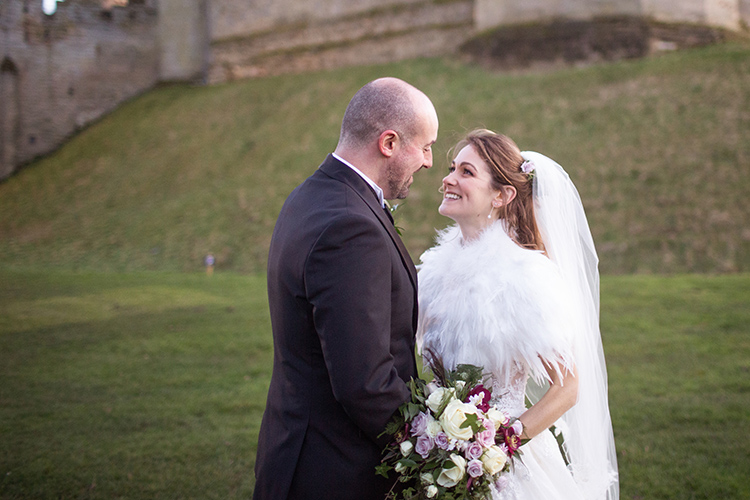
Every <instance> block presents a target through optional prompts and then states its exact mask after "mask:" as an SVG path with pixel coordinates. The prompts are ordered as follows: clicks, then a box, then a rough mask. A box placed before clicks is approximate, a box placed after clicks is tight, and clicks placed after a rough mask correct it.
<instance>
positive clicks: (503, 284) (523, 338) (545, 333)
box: [417, 221, 576, 385]
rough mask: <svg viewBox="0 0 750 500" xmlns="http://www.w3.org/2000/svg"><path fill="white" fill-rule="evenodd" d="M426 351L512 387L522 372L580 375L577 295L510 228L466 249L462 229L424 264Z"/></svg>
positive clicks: (494, 230) (422, 339) (447, 234)
mask: <svg viewBox="0 0 750 500" xmlns="http://www.w3.org/2000/svg"><path fill="white" fill-rule="evenodd" d="M417 268H418V269H419V327H418V330H417V340H418V343H419V347H420V350H421V351H422V352H424V350H425V349H427V348H429V349H431V350H432V351H434V352H435V353H436V354H438V355H439V356H440V357H441V358H442V361H443V364H444V365H445V367H446V368H447V369H453V368H455V366H456V365H457V364H460V363H470V364H474V365H477V366H482V367H484V369H485V370H487V371H491V372H492V375H493V378H494V379H495V384H498V383H499V384H504V385H507V384H509V383H510V381H511V379H512V378H515V377H516V376H517V374H518V371H519V369H521V370H523V371H525V372H526V373H527V374H528V375H530V376H531V377H533V379H534V380H535V381H536V382H537V383H543V382H544V381H549V375H548V373H547V371H546V369H545V367H544V364H543V363H542V360H545V361H547V362H548V363H550V364H551V365H552V366H557V369H558V370H560V367H563V368H566V369H570V368H572V366H573V364H574V362H573V353H572V351H571V338H572V335H573V334H574V332H575V328H576V327H575V318H574V317H573V314H572V310H573V307H572V306H571V304H569V303H568V298H569V297H570V294H569V293H568V292H567V290H566V287H565V284H564V283H563V280H562V278H561V276H560V274H559V272H558V270H557V267H556V266H555V264H554V263H553V262H552V261H550V260H549V259H548V258H547V257H546V256H545V255H544V254H543V253H542V252H539V251H534V250H529V249H525V248H522V247H520V246H518V245H517V244H516V243H515V242H514V241H513V240H511V238H510V237H509V236H508V234H507V233H506V231H505V229H504V224H503V222H502V221H497V222H495V223H493V224H492V225H491V226H489V227H487V228H486V229H485V230H484V231H483V232H482V233H481V234H480V236H479V237H478V238H477V239H475V240H472V241H469V242H464V241H463V238H462V237H461V231H460V230H459V228H458V227H457V226H451V227H449V228H447V229H445V230H443V231H441V232H439V234H438V238H437V245H436V246H434V247H433V248H431V249H429V250H427V251H426V252H425V253H424V254H423V255H422V256H421V264H420V265H419V266H417Z"/></svg>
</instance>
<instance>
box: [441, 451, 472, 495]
mask: <svg viewBox="0 0 750 500" xmlns="http://www.w3.org/2000/svg"><path fill="white" fill-rule="evenodd" d="M450 460H451V462H453V463H454V464H455V467H451V468H450V469H443V470H441V471H440V475H439V476H438V478H437V483H438V484H439V485H440V486H444V487H445V488H451V487H453V486H456V485H457V484H458V482H459V481H461V479H463V478H464V474H466V460H465V459H464V457H462V456H461V455H456V454H455V453H451V456H450Z"/></svg>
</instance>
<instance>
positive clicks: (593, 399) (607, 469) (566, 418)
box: [521, 151, 619, 500]
mask: <svg viewBox="0 0 750 500" xmlns="http://www.w3.org/2000/svg"><path fill="white" fill-rule="evenodd" d="M521 155H522V156H523V158H524V159H526V160H529V161H530V162H532V163H533V164H534V166H535V170H534V180H533V198H534V211H535V217H536V221H537V225H538V227H539V231H540V233H541V236H542V240H543V241H544V245H545V248H546V250H547V255H548V256H549V258H550V259H551V260H552V261H553V262H554V263H555V264H557V266H558V267H559V269H560V271H561V272H562V275H563V278H564V279H565V281H566V282H567V283H569V285H570V288H571V293H572V294H573V296H574V302H575V303H576V308H577V309H578V311H577V312H578V314H576V315H575V316H576V317H577V318H578V320H579V321H580V324H579V325H577V329H576V331H577V332H579V334H578V335H576V336H575V339H574V345H573V352H574V356H575V361H576V368H577V371H578V401H577V403H576V404H575V406H574V407H573V408H571V409H570V410H569V411H567V412H566V413H565V415H563V417H562V418H561V419H560V421H558V422H557V424H556V428H557V429H558V430H559V431H561V432H562V434H563V438H564V445H563V448H564V451H565V454H566V459H567V461H568V463H569V464H570V465H569V467H570V469H571V472H572V473H573V477H574V478H575V480H576V483H578V485H579V486H580V487H581V489H582V491H583V493H584V498H586V499H591V500H601V499H607V500H617V499H618V498H619V483H618V473H617V457H616V455H615V442H614V435H613V433H612V422H611V419H610V415H609V404H608V399H607V370H606V366H605V362H604V350H603V349H602V340H601V334H600V332H599V270H598V262H599V259H598V257H597V255H596V249H595V248H594V240H593V238H592V237H591V231H590V230H589V225H588V222H587V220H586V214H585V212H584V210H583V204H582V203H581V198H580V196H579V195H578V191H577V190H576V188H575V186H574V185H573V182H571V180H570V178H569V177H568V174H567V173H566V172H565V171H564V170H563V168H562V167H561V166H560V165H558V164H557V163H556V162H555V161H553V160H552V159H550V158H548V157H546V156H544V155H542V154H539V153H535V152H532V151H524V152H522V153H521ZM545 390H546V388H544V387H539V386H535V385H534V383H533V382H532V380H531V379H530V380H529V386H528V388H527V393H528V396H529V398H530V400H531V401H532V402H533V403H534V402H536V401H538V399H539V398H540V397H541V395H542V394H543V393H544V391H545Z"/></svg>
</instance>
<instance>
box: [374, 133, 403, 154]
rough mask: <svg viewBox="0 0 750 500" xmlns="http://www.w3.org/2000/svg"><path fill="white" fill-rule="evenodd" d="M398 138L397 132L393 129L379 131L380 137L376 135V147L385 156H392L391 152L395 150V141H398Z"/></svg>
mask: <svg viewBox="0 0 750 500" xmlns="http://www.w3.org/2000/svg"><path fill="white" fill-rule="evenodd" d="M399 139H400V137H399V135H398V132H396V131H395V130H386V131H384V132H383V133H381V134H380V137H378V149H379V150H380V154H382V155H383V156H385V157H386V158H390V157H391V156H393V153H394V152H395V151H396V143H398V141H399Z"/></svg>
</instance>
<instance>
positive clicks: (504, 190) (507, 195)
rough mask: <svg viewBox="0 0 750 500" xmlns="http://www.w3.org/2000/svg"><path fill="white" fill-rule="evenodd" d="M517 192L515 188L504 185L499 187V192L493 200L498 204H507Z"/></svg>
mask: <svg viewBox="0 0 750 500" xmlns="http://www.w3.org/2000/svg"><path fill="white" fill-rule="evenodd" d="M517 194H518V191H516V188H514V187H513V186H507V185H504V186H502V187H501V188H500V192H499V193H498V194H497V196H496V197H495V201H496V202H498V203H499V205H498V206H503V205H507V204H508V203H510V202H511V201H513V200H514V199H515V197H516V195H517Z"/></svg>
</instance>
